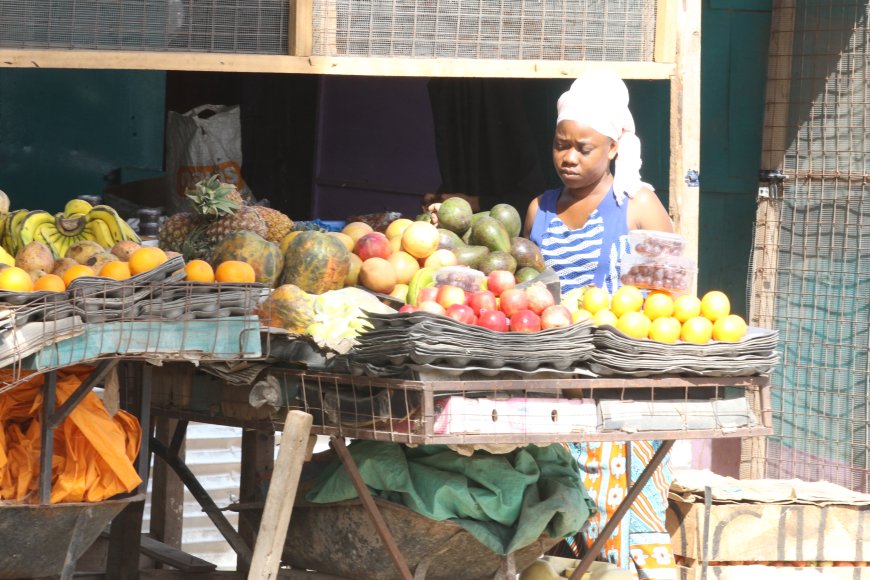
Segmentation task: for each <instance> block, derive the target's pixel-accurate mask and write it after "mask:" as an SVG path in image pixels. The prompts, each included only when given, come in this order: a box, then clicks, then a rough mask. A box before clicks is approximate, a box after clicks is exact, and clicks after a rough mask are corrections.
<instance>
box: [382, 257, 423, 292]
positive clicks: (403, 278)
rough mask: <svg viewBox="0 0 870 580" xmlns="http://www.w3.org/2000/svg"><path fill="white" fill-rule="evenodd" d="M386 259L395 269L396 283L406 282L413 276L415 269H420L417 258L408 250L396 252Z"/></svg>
mask: <svg viewBox="0 0 870 580" xmlns="http://www.w3.org/2000/svg"><path fill="white" fill-rule="evenodd" d="M387 261H388V262H389V263H390V264H392V265H393V270H395V271H396V283H397V284H407V283H408V282H410V281H411V278H413V277H414V274H415V273H416V272H417V270H419V269H420V264H419V263H418V262H417V258H415V257H414V256H412V255H411V254H409V253H408V252H402V251H399V252H396V253H394V254H390V255H389V256H388V257H387Z"/></svg>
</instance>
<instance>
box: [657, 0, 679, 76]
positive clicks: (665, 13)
mask: <svg viewBox="0 0 870 580" xmlns="http://www.w3.org/2000/svg"><path fill="white" fill-rule="evenodd" d="M676 52H677V0H658V5H657V6H656V36H655V51H654V54H653V60H655V62H674V59H675V58H676Z"/></svg>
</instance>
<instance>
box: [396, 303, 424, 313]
mask: <svg viewBox="0 0 870 580" xmlns="http://www.w3.org/2000/svg"><path fill="white" fill-rule="evenodd" d="M399 312H420V309H419V308H417V307H416V306H411V305H410V304H405V305H404V306H402V307H401V308H399Z"/></svg>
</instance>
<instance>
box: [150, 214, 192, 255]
mask: <svg viewBox="0 0 870 580" xmlns="http://www.w3.org/2000/svg"><path fill="white" fill-rule="evenodd" d="M198 224H199V219H197V217H196V216H194V215H193V214H190V213H177V214H174V215H171V216H169V217H168V218H167V219H166V220H165V221H164V222H163V223H162V224H161V226H160V233H159V237H158V244H159V245H160V247H161V248H163V249H164V250H168V251H171V252H180V251H181V247H182V244H184V240H185V239H186V238H187V237H188V236H189V235H190V233H191V232H192V231H193V230H194V228H196V226H197V225H198Z"/></svg>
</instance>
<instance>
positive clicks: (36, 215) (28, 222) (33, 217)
mask: <svg viewBox="0 0 870 580" xmlns="http://www.w3.org/2000/svg"><path fill="white" fill-rule="evenodd" d="M46 224H49V225H50V226H51V227H52V228H54V216H53V215H51V214H50V213H48V212H47V211H43V210H41V209H37V210H33V211H30V212H27V215H26V216H24V219H23V220H21V222H20V223H19V226H18V230H19V234H18V240H19V243H20V244H21V248H23V247H24V246H26V245H27V244H29V243H30V242H32V241H33V240H35V239H36V233H37V232H38V231H39V230H40V229H41V228H42V227H44V226H45V225H46Z"/></svg>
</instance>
